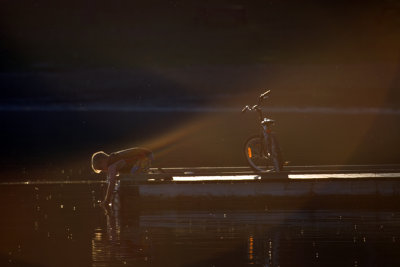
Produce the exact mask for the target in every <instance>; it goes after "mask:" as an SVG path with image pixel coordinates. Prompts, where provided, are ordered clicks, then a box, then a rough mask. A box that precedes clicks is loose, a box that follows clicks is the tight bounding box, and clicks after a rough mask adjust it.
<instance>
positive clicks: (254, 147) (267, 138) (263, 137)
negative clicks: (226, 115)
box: [242, 90, 283, 172]
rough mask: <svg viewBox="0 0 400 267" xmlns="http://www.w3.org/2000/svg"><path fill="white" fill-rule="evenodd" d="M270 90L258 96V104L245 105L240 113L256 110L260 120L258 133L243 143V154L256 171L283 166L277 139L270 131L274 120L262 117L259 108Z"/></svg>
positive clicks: (276, 168)
mask: <svg viewBox="0 0 400 267" xmlns="http://www.w3.org/2000/svg"><path fill="white" fill-rule="evenodd" d="M269 93H270V91H269V90H268V91H266V92H265V93H263V94H261V95H260V97H259V98H258V104H257V105H254V106H252V107H249V106H245V107H244V108H243V109H242V113H244V112H246V111H256V112H257V113H258V117H259V121H260V133H259V134H257V135H252V136H250V137H249V138H248V139H247V140H246V142H245V144H244V154H245V156H246V160H247V162H248V163H249V165H250V167H251V168H252V169H253V170H254V171H256V172H264V171H276V172H279V171H281V170H282V167H283V160H282V153H281V150H280V148H279V144H278V141H277V139H276V137H275V135H274V134H273V133H272V130H271V128H272V125H273V124H274V122H275V121H274V120H271V119H268V118H266V117H264V115H263V111H262V109H261V107H260V106H261V104H262V102H263V101H264V100H265V99H267V98H268V94H269Z"/></svg>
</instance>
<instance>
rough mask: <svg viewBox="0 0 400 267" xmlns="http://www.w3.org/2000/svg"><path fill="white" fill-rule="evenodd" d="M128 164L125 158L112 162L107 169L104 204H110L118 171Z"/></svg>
mask: <svg viewBox="0 0 400 267" xmlns="http://www.w3.org/2000/svg"><path fill="white" fill-rule="evenodd" d="M125 164H126V162H125V161H124V160H120V161H117V162H115V163H113V164H111V165H110V166H109V167H108V170H107V181H108V186H107V193H106V196H105V199H104V201H103V202H104V204H108V203H110V201H111V196H112V193H113V192H114V187H115V182H116V180H117V174H118V171H119V170H120V169H121V168H122V167H123V166H124V165H125Z"/></svg>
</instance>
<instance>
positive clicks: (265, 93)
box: [258, 90, 271, 103]
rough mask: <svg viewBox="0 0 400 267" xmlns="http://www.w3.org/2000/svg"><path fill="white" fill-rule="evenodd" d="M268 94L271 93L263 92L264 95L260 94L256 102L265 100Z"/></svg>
mask: <svg viewBox="0 0 400 267" xmlns="http://www.w3.org/2000/svg"><path fill="white" fill-rule="evenodd" d="M270 92H271V90H268V91H265V92H264V93H262V94H261V95H260V97H259V98H258V102H259V103H261V101H263V100H265V99H267V98H268V95H269V93H270Z"/></svg>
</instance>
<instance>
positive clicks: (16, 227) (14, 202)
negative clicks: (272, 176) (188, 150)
mask: <svg viewBox="0 0 400 267" xmlns="http://www.w3.org/2000/svg"><path fill="white" fill-rule="evenodd" d="M104 189H105V188H104V185H103V184H101V183H81V184H47V185H43V184H36V185H10V184H8V185H1V186H0V190H1V194H0V199H1V203H2V204H3V205H2V206H1V207H0V211H1V213H2V220H1V221H0V236H1V239H0V240H1V241H0V265H1V266H399V264H400V255H399V254H398V251H399V249H400V242H399V239H400V213H399V211H398V210H384V211H383V210H351V211H346V210H301V209H299V210H287V209H274V210H257V209H253V208H251V205H250V204H249V208H248V209H240V210H239V209H235V208H234V207H231V208H229V207H227V208H218V209H216V208H213V207H211V206H210V207H209V208H204V207H202V208H201V209H199V208H196V205H195V204H193V208H191V209H184V210H182V209H180V210H178V209H175V210H174V209H157V208H154V207H153V208H151V209H150V208H146V206H145V205H138V203H121V202H118V198H116V201H115V203H114V208H112V209H108V210H105V209H103V208H101V207H99V206H97V205H96V202H97V200H99V199H101V198H102V196H103V193H104Z"/></svg>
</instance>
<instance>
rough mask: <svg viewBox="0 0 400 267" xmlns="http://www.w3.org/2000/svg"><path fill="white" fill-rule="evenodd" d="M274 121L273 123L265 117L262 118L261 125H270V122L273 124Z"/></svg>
mask: <svg viewBox="0 0 400 267" xmlns="http://www.w3.org/2000/svg"><path fill="white" fill-rule="evenodd" d="M274 123H275V121H274V120H271V119H267V118H264V120H263V121H262V122H261V124H262V125H271V124H274Z"/></svg>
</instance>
